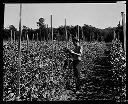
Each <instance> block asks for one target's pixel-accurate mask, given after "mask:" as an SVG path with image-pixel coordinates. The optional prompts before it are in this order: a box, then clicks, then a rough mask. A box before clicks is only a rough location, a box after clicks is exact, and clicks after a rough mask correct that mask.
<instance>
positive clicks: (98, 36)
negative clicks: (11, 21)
mask: <svg viewBox="0 0 128 104" xmlns="http://www.w3.org/2000/svg"><path fill="white" fill-rule="evenodd" d="M37 26H38V27H39V28H37V29H32V28H29V27H26V26H23V27H22V36H21V40H22V41H23V40H27V38H29V40H35V41H48V40H52V35H51V34H52V33H51V27H48V25H47V24H45V23H44V18H40V19H39V21H38V22H37ZM78 29H79V32H78ZM66 30H67V40H69V38H70V37H71V38H72V37H78V34H79V39H80V40H83V41H87V42H92V41H98V42H101V41H105V42H112V40H113V39H114V31H115V34H116V38H117V39H119V40H120V41H121V42H122V43H123V39H124V38H123V27H122V26H121V25H120V23H119V24H118V25H117V27H108V28H105V29H99V28H96V27H93V26H91V25H87V24H84V26H82V27H81V26H79V27H78V25H76V26H66ZM19 34H20V33H19V31H18V30H17V28H15V27H14V26H13V25H10V26H9V27H8V29H7V28H4V34H3V40H11V39H12V40H17V39H18V37H19ZM53 40H58V41H65V40H66V32H65V26H63V25H61V26H59V27H58V28H53Z"/></svg>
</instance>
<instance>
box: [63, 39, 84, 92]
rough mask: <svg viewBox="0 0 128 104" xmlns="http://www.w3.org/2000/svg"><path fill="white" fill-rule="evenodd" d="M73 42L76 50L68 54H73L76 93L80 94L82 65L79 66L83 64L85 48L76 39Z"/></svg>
mask: <svg viewBox="0 0 128 104" xmlns="http://www.w3.org/2000/svg"><path fill="white" fill-rule="evenodd" d="M72 42H73V45H74V46H75V48H74V50H70V49H68V52H70V54H72V56H73V72H74V77H75V80H76V91H77V92H79V90H80V68H79V66H80V65H79V64H80V62H81V56H82V52H83V47H82V46H80V43H79V41H78V40H77V39H76V38H73V39H72ZM65 65H66V64H65Z"/></svg>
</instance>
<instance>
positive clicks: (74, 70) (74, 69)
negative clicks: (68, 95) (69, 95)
mask: <svg viewBox="0 0 128 104" xmlns="http://www.w3.org/2000/svg"><path fill="white" fill-rule="evenodd" d="M79 63H80V61H79V60H73V72H74V77H75V81H76V90H79V89H80V88H79V87H80V70H79V69H78V68H77V66H78V64H79Z"/></svg>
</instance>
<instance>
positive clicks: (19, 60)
mask: <svg viewBox="0 0 128 104" xmlns="http://www.w3.org/2000/svg"><path fill="white" fill-rule="evenodd" d="M21 10H22V4H20V21H19V32H20V34H19V42H18V65H19V68H18V72H17V82H18V83H17V100H18V101H19V98H20V71H21V35H22V31H21Z"/></svg>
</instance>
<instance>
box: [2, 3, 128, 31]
mask: <svg viewBox="0 0 128 104" xmlns="http://www.w3.org/2000/svg"><path fill="white" fill-rule="evenodd" d="M19 7H20V6H19V4H5V12H4V27H7V26H9V25H14V26H15V27H16V28H17V29H18V26H19V11H20V9H19ZM121 12H125V14H126V4H123V3H112V4H110V3H99V4H98V3H30V4H22V26H23V25H25V26H28V27H30V28H33V29H34V28H37V24H36V22H37V21H38V20H39V18H40V17H43V18H44V19H45V23H46V24H48V26H50V15H51V14H52V15H53V27H58V26H60V25H64V19H65V18H66V20H67V25H73V26H74V25H80V26H83V25H84V24H88V25H92V26H94V27H97V28H107V27H115V26H117V24H118V23H119V21H121Z"/></svg>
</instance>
